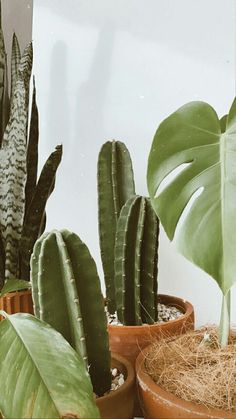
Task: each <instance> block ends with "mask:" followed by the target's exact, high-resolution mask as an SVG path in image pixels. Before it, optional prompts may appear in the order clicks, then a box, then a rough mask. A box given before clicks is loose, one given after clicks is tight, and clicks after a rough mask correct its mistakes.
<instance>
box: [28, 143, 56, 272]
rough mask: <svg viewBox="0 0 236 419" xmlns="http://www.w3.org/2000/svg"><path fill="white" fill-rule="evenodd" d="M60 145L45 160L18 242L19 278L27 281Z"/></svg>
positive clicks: (54, 174)
mask: <svg viewBox="0 0 236 419" xmlns="http://www.w3.org/2000/svg"><path fill="white" fill-rule="evenodd" d="M61 157H62V145H59V146H57V147H56V150H55V151H54V152H53V153H52V154H51V155H50V156H49V158H48V159H47V161H46V163H45V165H44V167H43V169H42V172H41V175H40V177H39V180H38V183H37V186H36V189H35V193H34V196H33V198H32V200H31V203H30V205H29V208H28V211H27V213H26V217H25V221H24V226H23V230H22V235H21V241H20V259H21V268H20V271H21V277H22V278H24V279H27V280H28V279H29V277H30V275H29V273H30V257H31V254H32V252H33V247H34V244H35V242H36V240H37V238H38V237H39V233H40V232H41V227H42V223H44V221H45V206H46V203H47V199H48V197H49V195H50V193H51V191H52V189H53V187H54V183H55V177H56V172H57V168H58V166H59V164H60V162H61Z"/></svg>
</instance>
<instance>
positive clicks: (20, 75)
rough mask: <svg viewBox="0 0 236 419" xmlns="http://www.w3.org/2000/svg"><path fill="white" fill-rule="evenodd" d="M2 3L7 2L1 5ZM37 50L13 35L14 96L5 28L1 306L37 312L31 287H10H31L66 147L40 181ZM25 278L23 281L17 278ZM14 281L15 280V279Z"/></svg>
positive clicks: (0, 88)
mask: <svg viewBox="0 0 236 419" xmlns="http://www.w3.org/2000/svg"><path fill="white" fill-rule="evenodd" d="M0 6H1V5H0ZM32 60H33V50H32V44H31V43H30V44H29V45H28V46H27V47H26V48H25V50H24V52H23V54H22V56H21V52H20V48H19V44H18V41H17V37H16V35H15V34H14V35H13V41H12V54H11V92H10V99H9V97H8V83H7V58H6V51H5V46H4V37H3V32H2V28H1V27H0V66H1V71H0V121H1V123H0V145H1V148H0V173H1V176H0V178H1V181H0V231H1V237H0V291H2V292H1V295H2V297H1V298H0V308H2V309H6V310H10V312H14V311H15V310H17V309H21V308H23V309H24V308H27V307H28V310H29V311H31V310H32V301H31V292H30V291H29V290H27V291H22V292H17V293H16V294H14V293H11V294H7V295H6V296H5V297H3V295H4V294H5V289H4V284H6V282H9V281H11V284H6V290H7V292H8V290H9V289H11V291H13V290H14V286H15V287H16V290H20V289H25V288H28V287H29V282H27V283H26V282H25V283H24V282H23V280H24V281H29V264H30V256H31V253H32V249H33V246H34V243H35V241H36V239H37V238H38V237H39V236H40V234H41V233H42V232H43V230H44V228H45V221H46V218H45V205H46V202H47V199H48V197H49V195H50V194H51V192H52V190H53V188H54V184H55V175H56V171H57V167H58V165H59V164H60V161H61V156H62V146H57V147H56V150H55V151H54V152H53V153H52V154H51V155H50V156H49V158H48V160H47V161H46V163H45V165H44V167H43V169H42V172H41V175H40V177H39V178H38V180H37V166H38V139H39V138H38V110H37V104H36V90H35V85H34V87H33V98H32V109H31V119H30V129H29V135H28V119H29V118H28V113H29V112H28V109H29V86H30V77H31V69H32ZM17 278H21V281H20V282H18V283H17V282H16V279H17ZM13 280H14V282H12V281H13Z"/></svg>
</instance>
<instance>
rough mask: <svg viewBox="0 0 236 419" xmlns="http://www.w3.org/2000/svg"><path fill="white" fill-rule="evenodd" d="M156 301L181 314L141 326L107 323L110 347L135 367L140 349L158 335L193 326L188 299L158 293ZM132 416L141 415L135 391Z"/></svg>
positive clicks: (191, 311)
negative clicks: (165, 320)
mask: <svg viewBox="0 0 236 419" xmlns="http://www.w3.org/2000/svg"><path fill="white" fill-rule="evenodd" d="M158 302H160V303H162V304H166V305H170V306H174V307H176V308H178V309H180V310H181V311H183V313H184V314H183V316H181V317H179V318H178V319H176V320H170V321H169V322H166V323H158V324H153V325H147V324H145V325H142V326H115V325H109V326H108V332H109V340H110V349H111V351H112V352H115V353H118V354H120V355H122V356H124V357H125V358H126V359H128V360H129V361H130V362H131V364H132V365H133V366H134V367H135V360H136V358H137V356H138V354H139V352H140V351H141V350H143V349H144V348H145V347H146V346H148V345H149V344H150V343H151V342H152V341H153V340H154V339H156V338H158V337H160V336H170V335H174V334H181V333H184V332H186V331H187V330H190V329H193V328H194V311H193V306H192V304H190V303H189V302H188V301H185V300H182V299H181V298H178V297H172V296H170V295H162V294H160V295H158ZM134 397H135V402H134V416H137V417H139V416H142V412H141V409H140V406H139V401H138V396H137V392H135V396H134Z"/></svg>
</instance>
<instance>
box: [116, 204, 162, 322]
mask: <svg viewBox="0 0 236 419" xmlns="http://www.w3.org/2000/svg"><path fill="white" fill-rule="evenodd" d="M158 235H159V222H158V219H157V217H156V215H155V212H154V211H153V209H152V206H151V203H150V200H149V199H147V198H144V197H141V196H134V197H132V198H130V199H129V200H128V201H127V202H126V204H125V205H124V206H123V208H122V210H121V213H120V217H119V220H118V224H117V234H116V244H115V289H116V305H117V315H118V319H119V320H120V322H121V323H123V324H125V325H141V324H142V323H148V324H152V323H154V322H155V321H156V320H157V251H158Z"/></svg>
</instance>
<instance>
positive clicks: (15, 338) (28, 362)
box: [0, 312, 99, 419]
mask: <svg viewBox="0 0 236 419" xmlns="http://www.w3.org/2000/svg"><path fill="white" fill-rule="evenodd" d="M1 314H3V312H1ZM4 315H5V317H6V319H5V320H4V321H2V322H1V323H0V339H1V352H0V381H1V383H4V385H3V386H2V388H1V392H0V410H1V411H2V414H3V415H4V416H5V417H7V418H27V419H30V418H34V419H39V418H44V419H47V418H48V419H49V418H50V419H51V418H54V419H56V418H72V417H73V418H75V419H76V418H99V413H98V410H97V407H96V405H95V403H94V400H93V392H92V385H91V383H90V380H89V376H88V373H87V371H86V369H85V367H84V363H83V361H82V359H81V357H80V356H79V355H78V354H77V353H76V352H75V351H74V350H73V349H72V348H71V346H70V345H69V344H68V342H67V341H66V340H65V339H64V338H63V337H62V335H61V334H60V333H58V332H56V331H55V330H54V329H52V328H51V327H50V326H49V325H47V324H46V323H44V322H42V321H40V320H38V319H37V318H35V317H33V316H31V315H29V314H14V315H12V316H8V315H6V314H4Z"/></svg>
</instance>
